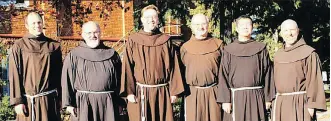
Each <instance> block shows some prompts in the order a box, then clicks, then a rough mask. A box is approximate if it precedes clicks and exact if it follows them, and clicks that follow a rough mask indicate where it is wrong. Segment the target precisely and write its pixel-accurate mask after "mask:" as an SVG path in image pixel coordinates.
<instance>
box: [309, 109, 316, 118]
mask: <svg viewBox="0 0 331 121" xmlns="http://www.w3.org/2000/svg"><path fill="white" fill-rule="evenodd" d="M308 113H309V115H310V117H313V116H314V113H315V109H314V108H308Z"/></svg>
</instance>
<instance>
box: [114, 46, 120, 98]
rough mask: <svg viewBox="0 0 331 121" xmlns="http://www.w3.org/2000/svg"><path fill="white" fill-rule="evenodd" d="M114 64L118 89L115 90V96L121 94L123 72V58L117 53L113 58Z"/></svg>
mask: <svg viewBox="0 0 331 121" xmlns="http://www.w3.org/2000/svg"><path fill="white" fill-rule="evenodd" d="M113 63H114V67H115V80H116V82H115V84H116V89H115V94H119V91H120V87H121V86H120V85H121V71H122V62H121V57H120V56H119V55H118V53H117V52H115V54H114V56H113Z"/></svg>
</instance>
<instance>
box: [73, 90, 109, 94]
mask: <svg viewBox="0 0 331 121" xmlns="http://www.w3.org/2000/svg"><path fill="white" fill-rule="evenodd" d="M77 92H81V93H90V94H108V93H113V92H114V91H100V92H99V91H83V90H77Z"/></svg>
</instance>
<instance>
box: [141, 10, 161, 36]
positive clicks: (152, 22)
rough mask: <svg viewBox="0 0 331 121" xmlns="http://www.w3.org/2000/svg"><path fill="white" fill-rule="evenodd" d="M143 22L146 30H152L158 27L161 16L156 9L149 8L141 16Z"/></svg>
mask: <svg viewBox="0 0 331 121" xmlns="http://www.w3.org/2000/svg"><path fill="white" fill-rule="evenodd" d="M141 22H142V24H143V26H144V30H145V31H152V30H154V29H156V28H157V25H158V24H159V17H158V14H157V12H156V11H155V10H154V9H147V10H146V11H144V14H143V16H142V17H141Z"/></svg>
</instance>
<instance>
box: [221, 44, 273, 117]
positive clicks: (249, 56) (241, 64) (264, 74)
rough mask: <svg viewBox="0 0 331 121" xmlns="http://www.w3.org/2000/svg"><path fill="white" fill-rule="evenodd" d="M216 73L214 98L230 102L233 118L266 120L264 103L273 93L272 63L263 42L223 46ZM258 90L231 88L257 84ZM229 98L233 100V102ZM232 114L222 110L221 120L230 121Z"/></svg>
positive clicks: (269, 99)
mask: <svg viewBox="0 0 331 121" xmlns="http://www.w3.org/2000/svg"><path fill="white" fill-rule="evenodd" d="M221 60H222V61H221V69H220V73H219V85H218V86H219V87H218V88H219V92H218V97H217V101H218V102H220V103H230V102H231V103H232V107H233V106H234V105H235V108H232V113H235V121H265V120H267V119H268V118H267V116H266V111H265V102H267V101H272V99H273V98H274V96H275V87H274V82H273V70H272V63H271V61H270V59H269V54H268V51H267V48H266V45H265V44H263V43H260V42H256V41H254V40H248V41H246V42H240V41H238V40H235V41H234V42H233V43H231V44H229V45H227V46H225V47H224V51H223V55H222V59H221ZM257 86H262V88H260V89H251V90H239V91H236V92H235V93H234V97H232V92H231V89H230V88H241V87H257ZM232 98H234V99H235V102H232ZM232 113H231V114H228V113H226V112H225V113H224V121H231V120H233V119H232Z"/></svg>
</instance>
